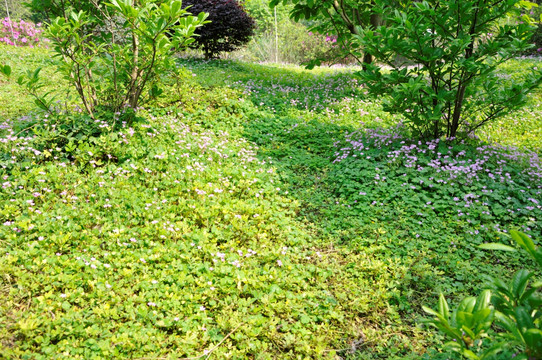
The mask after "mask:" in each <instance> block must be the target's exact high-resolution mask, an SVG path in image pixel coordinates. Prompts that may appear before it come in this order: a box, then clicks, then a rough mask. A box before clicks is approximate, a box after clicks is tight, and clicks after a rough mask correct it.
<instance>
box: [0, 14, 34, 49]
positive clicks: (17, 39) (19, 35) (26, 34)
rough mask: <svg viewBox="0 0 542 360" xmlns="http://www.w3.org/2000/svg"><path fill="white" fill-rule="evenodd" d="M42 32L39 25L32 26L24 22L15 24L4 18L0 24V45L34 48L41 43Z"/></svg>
mask: <svg viewBox="0 0 542 360" xmlns="http://www.w3.org/2000/svg"><path fill="white" fill-rule="evenodd" d="M42 32H43V30H42V29H41V23H38V24H33V23H31V22H27V21H24V20H20V21H18V22H17V21H13V20H11V19H9V18H4V19H3V20H2V22H1V23H0V43H5V44H7V45H13V46H29V47H34V46H37V45H39V44H40V43H41V39H40V35H41V33H42Z"/></svg>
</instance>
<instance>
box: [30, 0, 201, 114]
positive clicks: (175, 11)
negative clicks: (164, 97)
mask: <svg viewBox="0 0 542 360" xmlns="http://www.w3.org/2000/svg"><path fill="white" fill-rule="evenodd" d="M97 9H98V10H99V13H100V17H96V16H90V15H89V14H87V13H86V12H84V11H80V12H79V13H74V12H72V13H71V14H70V16H69V18H68V19H65V18H64V17H57V18H56V19H55V20H54V21H53V22H52V23H51V25H50V27H49V29H48V32H47V36H48V37H49V38H50V39H51V42H52V44H53V45H54V50H55V53H56V57H57V58H58V59H59V60H60V61H59V63H58V70H59V71H60V72H61V73H62V74H63V75H64V76H65V77H66V78H67V79H69V81H70V82H71V84H72V85H73V87H74V88H75V89H76V91H77V94H78V95H79V98H80V99H81V102H82V105H83V107H84V109H85V111H86V112H87V113H88V114H89V115H90V116H91V117H92V118H96V112H97V111H103V110H107V111H111V112H120V111H122V110H123V109H126V108H131V109H136V108H137V107H138V105H139V104H140V102H142V101H147V100H149V99H152V98H155V97H157V96H159V95H160V94H161V93H162V90H161V89H160V87H159V85H160V76H162V75H163V74H164V73H174V72H175V71H176V68H175V66H174V62H173V56H172V50H179V49H183V48H185V47H187V46H188V45H189V44H190V43H191V42H193V41H194V39H193V35H194V31H195V30H196V28H197V27H199V26H201V25H202V24H204V23H205V21H204V20H205V18H206V15H205V14H203V13H200V14H199V15H198V17H193V16H187V14H188V13H187V12H186V11H185V10H184V9H182V7H181V1H176V0H168V1H163V2H161V4H160V5H158V3H157V2H155V1H143V2H141V5H140V6H136V5H134V4H133V2H132V1H129V0H113V1H112V3H111V4H108V6H107V7H97ZM88 29H93V30H92V31H89V30H88ZM166 34H169V35H170V36H166ZM35 77H36V76H33V78H35ZM27 84H28V82H27Z"/></svg>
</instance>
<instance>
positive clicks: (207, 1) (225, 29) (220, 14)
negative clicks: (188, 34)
mask: <svg viewBox="0 0 542 360" xmlns="http://www.w3.org/2000/svg"><path fill="white" fill-rule="evenodd" d="M183 7H185V8H186V7H190V9H189V10H188V11H190V12H191V13H193V14H199V13H201V12H205V13H208V14H209V18H208V20H209V21H210V23H208V24H206V25H205V26H203V27H201V28H200V29H198V30H197V31H196V34H197V35H198V36H197V37H196V41H195V43H194V44H195V46H196V47H197V48H200V49H202V50H203V52H204V54H205V57H206V58H207V59H212V58H217V57H218V56H219V55H220V54H221V53H224V52H231V51H234V50H237V49H238V48H240V47H241V46H243V45H245V44H246V43H247V42H249V41H250V38H251V37H252V35H253V34H254V27H255V23H254V20H253V19H252V18H251V17H250V16H249V15H248V14H247V13H246V12H245V10H244V9H243V7H242V6H241V5H239V3H238V2H237V1H236V0H184V1H183Z"/></svg>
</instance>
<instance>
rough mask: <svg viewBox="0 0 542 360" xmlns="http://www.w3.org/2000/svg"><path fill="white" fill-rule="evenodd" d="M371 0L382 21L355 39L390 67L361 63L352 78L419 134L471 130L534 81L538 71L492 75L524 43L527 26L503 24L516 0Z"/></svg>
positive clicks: (512, 103) (513, 104) (514, 101)
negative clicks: (400, 3) (520, 76)
mask: <svg viewBox="0 0 542 360" xmlns="http://www.w3.org/2000/svg"><path fill="white" fill-rule="evenodd" d="M378 4H379V6H380V7H381V11H382V12H383V13H384V14H387V15H385V24H386V25H385V26H379V27H378V28H376V29H360V35H359V36H357V37H356V39H357V40H358V41H359V43H360V45H361V46H362V47H363V48H364V49H365V50H366V51H367V52H368V53H370V54H372V55H374V56H375V57H376V58H377V59H378V60H380V61H381V62H382V63H383V64H386V65H388V66H389V67H391V71H386V72H382V71H381V69H380V68H379V67H377V66H374V65H368V66H367V69H366V71H364V72H361V73H360V75H361V77H362V79H363V80H364V82H366V83H367V84H368V86H369V89H370V90H371V91H372V92H373V93H375V94H378V95H382V94H386V95H389V98H387V99H386V101H385V107H386V110H387V111H389V112H391V113H398V114H402V115H403V116H404V117H405V118H406V119H407V120H408V122H409V124H410V125H411V128H412V129H413V130H414V132H416V133H417V134H418V135H419V136H420V137H422V138H439V137H442V136H447V137H456V136H459V135H466V134H471V133H473V132H474V131H475V130H476V129H478V128H479V127H481V126H483V125H484V124H486V123H488V122H490V121H492V120H494V119H495V118H498V117H500V116H502V115H504V114H506V113H508V112H510V111H512V110H513V109H517V108H518V107H519V106H521V105H523V104H524V102H525V100H526V95H527V94H528V93H529V91H531V90H533V89H534V88H535V87H537V86H538V85H539V84H540V83H541V82H542V75H541V74H542V72H541V71H540V69H538V70H537V71H536V72H533V73H532V74H531V75H529V76H527V77H526V79H524V80H522V81H516V80H514V79H511V80H510V81H508V80H507V79H504V78H503V76H500V75H501V74H499V73H498V72H497V67H498V66H499V65H500V64H502V63H504V62H506V61H508V60H509V59H511V58H513V57H514V56H517V55H518V54H520V53H521V52H522V51H525V50H526V49H528V48H529V47H530V46H531V45H530V44H529V43H528V38H529V35H530V33H531V31H532V30H533V29H532V27H531V26H530V25H529V24H527V23H526V22H517V23H515V22H513V21H512V22H506V21H504V20H506V19H508V17H509V16H510V15H509V14H510V13H514V12H515V13H517V12H518V11H519V9H518V7H517V6H519V5H521V4H520V1H518V0H508V1H500V2H497V3H496V4H494V5H492V2H490V1H486V0H484V1H474V0H469V1H458V0H447V1H435V0H430V1H423V2H415V3H412V4H410V5H408V6H405V7H403V8H399V9H398V8H396V7H394V6H393V5H392V4H391V2H390V1H387V0H383V1H379V2H378ZM398 57H400V58H401V59H404V61H399V62H397V61H396V59H398ZM413 65H415V66H413Z"/></svg>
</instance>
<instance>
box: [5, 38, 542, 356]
mask: <svg viewBox="0 0 542 360" xmlns="http://www.w3.org/2000/svg"><path fill="white" fill-rule="evenodd" d="M5 49H6V50H9V51H12V52H13V53H10V55H9V56H5V55H4V54H5V53H6V52H4V51H3V50H4V48H2V49H0V50H2V51H0V54H2V55H0V56H3V57H5V58H0V62H2V61H3V62H6V57H7V58H10V59H14V58H16V57H15V56H18V59H21V60H18V61H17V63H18V64H21V66H23V65H22V64H24V62H23V60H22V59H25V58H27V57H28V59H29V61H30V60H31V61H32V62H36V63H40V62H44V61H45V59H46V58H47V54H46V53H44V52H33V51H32V52H28V51H29V50H27V49H25V50H22V49H12V48H5ZM42 51H43V50H42ZM30 55H32V56H30ZM8 60H9V59H8ZM532 62H533V60H521V61H517V62H516V63H515V64H514V65H513V66H512V67H510V68H507V69H503V71H505V72H506V74H511V75H510V76H513V73H514V71H520V70H521V68H522V66H527V65H529V64H531V63H532ZM181 64H182V65H185V66H186V67H187V68H189V69H190V70H191V71H193V72H194V74H195V76H193V77H191V79H187V81H186V82H185V83H184V84H183V85H182V86H180V87H171V88H169V89H168V91H167V93H168V96H167V98H166V99H164V100H163V101H162V102H161V103H159V104H156V105H155V106H154V107H152V108H148V109H147V110H145V111H143V112H142V114H141V115H142V116H141V118H140V119H139V120H138V121H136V122H135V123H134V124H131V125H127V124H124V125H123V124H122V123H121V124H118V126H117V127H116V128H115V129H113V128H108V127H107V126H106V124H103V123H101V122H99V123H97V124H87V125H88V126H89V127H90V126H91V125H92V126H94V127H98V128H99V129H101V130H100V131H101V135H99V136H98V135H93V134H95V133H96V132H95V131H94V132H89V134H90V135H89V136H90V140H89V141H85V145H83V143H81V145H79V146H78V145H77V144H78V143H77V139H75V140H74V139H71V141H69V140H68V139H67V138H69V136H70V135H69V131H71V130H70V129H73V127H74V125H73V124H71V123H69V122H70V121H71V122H75V121H76V119H75V120H74V118H70V117H68V118H61V119H62V120H52V119H49V118H45V117H44V116H43V115H39V114H36V115H32V116H31V117H29V118H25V119H23V120H15V118H16V117H18V116H20V115H28V113H29V110H30V109H31V108H30V105H22V104H28V102H26V101H27V100H28V99H26V98H24V97H23V95H21V94H20V93H18V91H19V90H17V89H16V88H15V87H14V85H13V84H12V83H3V84H2V88H1V89H0V96H3V97H6V98H17V99H18V101H8V102H2V103H1V104H2V105H1V108H0V114H2V116H3V119H4V121H3V122H2V130H1V131H2V132H3V133H2V139H1V141H0V156H1V158H0V166H1V168H0V176H1V177H2V181H1V183H2V189H1V190H0V252H1V253H2V256H1V257H0V278H1V280H0V281H1V283H0V297H2V298H3V299H7V300H6V301H4V302H2V303H0V321H1V323H2V324H5V325H4V326H2V327H0V344H1V347H0V353H1V354H2V355H5V357H7V358H14V359H18V358H36V359H40V358H42V359H49V358H63V359H64V358H82V359H92V358H95V359H102V358H103V359H108V358H133V359H137V358H172V359H173V358H183V357H196V356H202V358H205V357H207V356H209V357H210V358H217V359H222V358H231V359H243V358H254V359H272V358H281V359H288V358H292V359H293V358H296V359H304V358H337V356H340V357H341V358H351V359H354V358H358V359H377V358H382V359H388V358H401V359H403V358H413V359H417V358H420V357H421V356H422V355H421V354H424V353H425V354H426V355H424V356H427V357H431V358H435V356H437V355H435V354H434V350H428V349H438V347H439V346H440V343H439V336H438V335H437V334H434V333H432V332H430V331H429V330H427V329H423V328H420V327H419V326H417V323H416V320H417V319H419V317H420V314H421V305H422V304H424V305H426V304H432V303H433V302H434V300H435V299H436V297H437V296H438V292H439V291H444V292H446V293H447V294H449V295H450V296H451V297H452V298H453V297H454V296H461V295H464V294H465V293H470V292H472V291H473V290H474V289H476V287H477V285H478V284H479V282H480V280H481V279H482V278H483V276H484V275H486V274H494V275H495V274H497V275H500V276H505V277H506V276H508V275H510V274H512V273H513V271H514V270H515V269H517V268H518V267H519V265H520V261H519V259H518V258H515V257H513V256H512V257H511V256H506V257H505V256H504V255H502V254H499V253H492V252H488V251H481V250H478V249H477V248H476V246H477V245H478V244H481V243H483V242H489V241H491V242H495V241H501V242H504V243H509V242H510V241H509V239H508V237H507V235H506V233H504V231H506V230H507V229H510V228H512V227H516V228H520V229H522V230H524V231H525V232H526V233H528V234H531V235H535V236H539V235H540V232H541V229H542V222H541V221H542V220H541V219H542V216H541V215H542V214H541V212H542V209H541V207H540V205H539V202H540V201H542V196H541V191H542V190H541V185H542V181H541V177H542V175H541V174H542V170H541V162H540V159H539V155H540V146H539V145H538V144H539V143H537V142H536V141H539V139H540V138H539V137H536V136H535V137H533V136H532V135H531V130H533V131H539V129H540V128H542V126H540V125H541V124H540V118H541V117H540V116H539V114H540V107H539V106H538V104H539V102H538V101H539V95H538V94H536V95H535V96H534V97H533V100H532V104H530V108H528V109H526V110H524V111H523V112H522V113H520V114H521V117H520V118H517V117H514V114H512V115H511V116H510V117H509V118H507V119H504V120H502V122H501V124H502V126H500V127H499V126H495V127H494V128H490V129H488V130H487V131H486V133H485V134H483V137H482V138H483V139H485V138H487V137H491V138H492V139H498V140H499V141H500V142H501V143H503V144H504V145H511V144H516V145H518V146H520V147H521V148H522V149H521V150H518V149H513V148H506V147H503V146H501V145H494V144H486V143H482V142H479V141H477V140H473V141H472V143H471V142H469V143H455V142H450V143H448V142H444V141H441V142H432V143H427V144H422V143H417V142H416V143H412V142H410V141H409V140H408V134H406V132H405V131H404V128H403V127H401V126H400V125H398V123H399V121H400V119H395V118H392V117H390V116H388V115H386V114H385V113H384V112H382V110H381V108H380V105H379V103H378V100H377V99H371V98H368V97H366V95H365V91H364V89H363V87H362V86H361V84H359V83H357V82H356V81H355V79H354V78H353V77H352V75H351V74H350V72H349V71H345V70H342V71H331V70H318V71H313V72H308V71H305V70H301V69H299V68H288V67H272V66H263V65H254V64H252V65H251V64H243V63H236V62H193V61H186V60H183V61H181ZM12 65H16V64H12ZM535 65H536V64H535ZM24 66H29V67H31V66H33V64H30V65H24ZM529 66H530V65H529ZM14 67H16V66H14ZM48 70H49V69H44V71H48ZM53 79H54V78H53ZM66 119H68V120H66ZM515 121H519V123H520V124H522V125H523V129H520V128H519V126H518V124H517V123H515ZM55 122H56V123H55ZM68 123H69V124H68ZM28 124H32V125H33V127H32V128H31V129H29V130H28V129H27V128H28V126H26V125H28ZM87 125H85V126H87ZM79 126H81V125H79ZM100 126H102V127H100ZM25 129H27V130H25ZM21 130H23V131H22V132H20V131H21ZM510 134H514V137H513V138H512V137H511V136H510ZM505 139H506V141H504V140H505ZM533 139H534V140H533ZM535 140H536V141H535ZM428 351H429V354H431V355H429V354H428ZM442 356H443V358H445V357H444V355H442Z"/></svg>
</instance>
